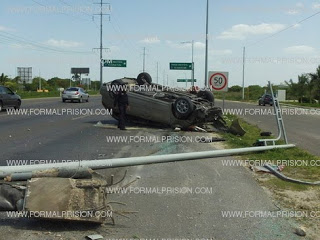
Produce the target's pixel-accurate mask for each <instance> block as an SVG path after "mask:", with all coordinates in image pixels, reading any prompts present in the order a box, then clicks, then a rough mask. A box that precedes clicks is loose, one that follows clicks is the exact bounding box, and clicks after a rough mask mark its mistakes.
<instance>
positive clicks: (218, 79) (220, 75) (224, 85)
mask: <svg viewBox="0 0 320 240" xmlns="http://www.w3.org/2000/svg"><path fill="white" fill-rule="evenodd" d="M208 76H209V81H208V82H209V85H210V88H211V89H212V90H213V91H219V92H227V91H228V82H229V73H228V72H217V71H212V72H209V75H208Z"/></svg>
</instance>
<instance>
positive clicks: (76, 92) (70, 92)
mask: <svg viewBox="0 0 320 240" xmlns="http://www.w3.org/2000/svg"><path fill="white" fill-rule="evenodd" d="M61 98H62V102H66V100H70V101H71V102H73V101H77V102H79V103H82V102H84V101H86V102H89V94H88V92H86V91H85V90H84V89H83V88H80V87H71V88H68V89H67V90H65V91H63V92H62V96H61Z"/></svg>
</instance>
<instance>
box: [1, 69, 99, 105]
mask: <svg viewBox="0 0 320 240" xmlns="http://www.w3.org/2000/svg"><path fill="white" fill-rule="evenodd" d="M0 85H4V86H6V87H9V88H10V89H12V90H13V91H15V92H16V93H17V94H18V95H20V96H21V98H22V99H25V98H44V97H59V96H60V90H61V89H67V88H68V87H70V86H72V87H82V88H83V89H85V90H87V91H88V92H89V94H90V95H95V94H98V91H99V89H100V82H99V81H91V86H88V85H86V84H81V83H80V80H79V76H75V77H73V78H72V79H63V78H58V77H54V78H51V79H44V78H40V77H35V78H33V79H32V83H22V82H21V80H20V78H19V77H15V78H9V77H8V76H7V75H5V74H4V73H2V74H1V75H0ZM39 89H41V91H40V92H38V90H39Z"/></svg>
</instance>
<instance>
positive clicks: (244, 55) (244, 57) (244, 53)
mask: <svg viewBox="0 0 320 240" xmlns="http://www.w3.org/2000/svg"><path fill="white" fill-rule="evenodd" d="M245 62H246V47H243V60H242V63H243V66H242V100H244V66H245Z"/></svg>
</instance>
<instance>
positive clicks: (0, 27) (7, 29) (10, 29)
mask: <svg viewBox="0 0 320 240" xmlns="http://www.w3.org/2000/svg"><path fill="white" fill-rule="evenodd" d="M0 31H14V29H12V28H7V27H5V26H1V25H0Z"/></svg>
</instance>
